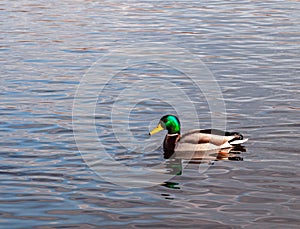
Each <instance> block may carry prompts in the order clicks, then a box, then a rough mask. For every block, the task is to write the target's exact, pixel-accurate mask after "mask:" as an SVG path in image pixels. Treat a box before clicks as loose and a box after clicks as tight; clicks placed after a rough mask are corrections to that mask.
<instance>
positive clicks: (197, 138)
mask: <svg viewBox="0 0 300 229" xmlns="http://www.w3.org/2000/svg"><path fill="white" fill-rule="evenodd" d="M245 141H247V139H243V136H242V135H241V134H240V133H238V132H228V131H221V130H216V129H197V130H191V131H189V132H187V133H185V134H183V135H182V136H181V138H180V141H179V142H178V143H179V144H180V145H181V144H184V143H188V144H195V145H201V147H200V146H199V147H200V148H203V147H207V148H211V147H208V146H209V145H214V146H216V147H220V148H226V147H231V145H233V144H242V143H244V142H245ZM208 144H209V145H208ZM197 147H198V146H197Z"/></svg>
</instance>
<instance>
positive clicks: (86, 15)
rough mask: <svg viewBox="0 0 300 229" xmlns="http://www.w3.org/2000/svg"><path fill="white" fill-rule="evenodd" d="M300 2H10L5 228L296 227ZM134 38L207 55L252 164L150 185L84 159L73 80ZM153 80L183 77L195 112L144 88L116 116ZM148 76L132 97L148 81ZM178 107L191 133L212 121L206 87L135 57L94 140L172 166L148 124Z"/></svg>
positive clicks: (5, 28) (189, 172) (136, 163)
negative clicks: (99, 169) (126, 94)
mask: <svg viewBox="0 0 300 229" xmlns="http://www.w3.org/2000/svg"><path fill="white" fill-rule="evenodd" d="M299 9H300V6H299V2H297V1H285V2H281V1H267V2H259V1H238V2H236V1H230V2H229V1H176V2H175V3H174V2H170V1H154V2H150V1H125V2H124V1H122V2H120V1H101V2H100V1H79V0H77V1H61V2H60V1H43V0H38V1H26V0H24V1H7V0H6V1H2V2H1V3H0V10H1V11H0V12H1V13H0V17H1V21H2V23H1V31H2V32H1V35H0V37H1V44H0V52H1V59H0V61H1V68H0V71H1V78H0V80H1V84H0V85H1V90H0V93H1V94H0V95H1V100H0V101H1V103H0V114H1V120H0V130H1V132H0V134H1V142H0V144H1V147H0V160H1V164H0V173H1V174H0V179H1V184H0V185H1V189H0V192H1V195H0V198H1V199H0V224H1V228H63V227H69V228H99V227H101V228H118V227H122V228H133V227H136V228H143V227H151V228H152V227H153V228H168V227H178V228H298V225H299V223H300V220H299V213H300V212H299V210H300V207H299V206H300V202H299V173H300V171H299V164H300V162H299V127H300V118H299V117H300V115H299V109H300V101H299V87H300V77H299V73H300V71H299V66H300V65H299V63H300V53H299V50H300V47H299V46H300V44H299V41H300V34H299V31H300V28H299ZM135 43H139V44H140V43H146V44H148V45H150V46H151V45H152V46H153V47H155V44H162V45H164V44H167V45H171V46H172V47H180V48H182V49H185V50H187V51H188V52H190V53H191V54H193V55H196V56H197V57H199V58H200V59H201V60H202V61H203V63H204V64H205V65H206V66H207V67H208V69H209V70H210V71H211V73H212V75H213V76H214V78H215V79H216V82H217V83H218V85H219V86H220V90H221V92H222V96H223V98H222V99H223V101H224V103H225V106H226V113H225V114H226V128H227V129H228V130H239V131H240V132H242V133H243V134H244V135H245V136H246V137H249V138H250V140H249V142H248V143H247V144H246V148H247V151H246V152H243V153H242V154H241V155H240V156H241V157H243V159H244V160H243V161H230V160H227V161H215V162H213V161H210V163H208V164H205V163H204V164H200V165H199V164H188V165H186V164H183V166H185V168H184V169H183V170H182V171H181V172H180V173H178V175H174V176H173V178H172V179H171V180H165V182H162V183H161V184H158V185H154V184H153V185H152V186H148V187H145V188H130V187H124V186H118V185H116V184H114V183H110V182H108V181H106V180H104V179H102V178H101V177H99V176H98V175H97V174H96V173H95V172H94V171H93V170H92V169H91V168H90V167H89V166H88V165H87V164H86V163H85V161H84V160H83V158H82V157H81V154H80V152H79V151H78V148H77V145H76V142H75V139H74V134H73V125H72V108H73V102H74V96H75V95H76V89H77V86H78V85H79V84H80V80H81V79H82V77H83V76H84V75H85V74H86V73H87V72H88V70H89V69H91V66H93V64H95V62H96V61H97V60H99V58H101V57H103V56H105V55H107V54H109V53H111V50H116V49H117V50H119V52H120V53H123V55H124V50H126V47H127V46H128V45H130V46H134V44H135ZM137 48H138V47H137ZM162 51H164V50H162ZM166 55H169V57H170V59H172V58H173V56H174V53H172V51H171V52H169V53H168V52H167V53H166ZM124 56H126V55H124ZM143 58H144V57H143V56H141V60H143ZM125 59H126V58H125ZM124 61H126V60H124ZM178 61H184V60H178ZM115 64H116V66H117V65H118V63H115ZM95 74H98V75H99V79H101V77H103V76H102V75H101V74H103V73H101V72H95ZM200 76H201V73H199V77H200ZM145 79H147V80H150V79H151V82H153V85H154V84H155V83H157V84H156V86H157V90H159V89H160V85H159V82H162V81H163V80H169V81H170V82H172V83H173V84H175V85H176V88H180V90H183V91H184V92H185V93H186V94H187V96H188V97H189V99H190V101H192V102H193V105H195V107H196V112H197V115H198V117H197V118H195V117H192V116H188V112H189V108H190V104H191V103H190V102H188V103H181V102H180V103H178V104H177V107H174V106H171V105H170V104H167V103H166V99H165V98H161V99H153V98H148V99H147V98H146V99H144V100H143V101H140V100H139V98H140V97H137V99H136V105H135V107H134V109H132V110H131V111H130V115H129V116H128V117H123V118H122V116H121V115H119V116H118V115H116V116H114V117H117V118H119V120H114V122H113V123H112V122H111V118H110V114H111V108H112V106H113V104H114V102H115V100H116V97H117V96H118V95H120V93H121V92H122V91H124V90H125V89H126V88H131V86H132V85H133V84H134V83H136V82H143V80H145ZM199 81H200V84H201V83H202V84H201V85H206V83H205V81H204V80H203V78H201V77H200V78H199ZM147 82H149V81H147ZM101 83H103V82H101ZM100 86H101V87H102V86H103V84H99V85H94V86H93V87H91V88H90V90H88V91H87V93H90V94H91V95H94V94H97V91H96V89H97V87H98V88H99V87H100ZM142 86H143V84H141V83H140V84H139V90H136V91H135V90H134V89H132V88H131V89H130V90H129V91H130V92H131V93H133V94H132V96H134V95H136V96H140V95H141V94H142V93H139V91H143V90H144V91H147V88H148V87H149V84H145V85H144V87H145V88H141V87H142ZM162 88H164V87H163V86H162ZM93 90H95V91H93ZM134 92H135V93H136V94H134ZM174 93H175V92H174ZM176 93H177V92H176ZM176 93H175V95H176ZM170 96H174V94H172V93H171V95H170ZM216 99H220V98H216ZM122 102H123V105H126V102H128V103H129V102H130V103H131V102H132V101H128V100H124V101H122ZM118 108H119V109H120V110H118ZM83 109H84V107H83ZM176 109H179V110H181V111H183V112H182V113H181V114H179V115H180V116H181V117H185V118H184V120H182V122H183V124H184V126H183V129H184V130H188V129H190V128H193V127H195V126H196V125H200V127H201V128H209V127H211V121H212V120H211V113H210V109H209V104H208V103H207V101H206V98H205V95H204V94H203V92H201V90H199V88H196V87H195V84H192V83H191V81H190V78H189V77H187V76H186V75H185V74H184V73H182V72H179V71H177V70H176V69H173V68H172V66H162V65H159V63H154V64H153V63H145V64H140V65H137V66H126V68H124V69H123V71H121V72H119V73H118V74H117V75H115V76H114V77H113V79H112V80H111V81H110V83H108V84H105V89H104V91H103V93H101V94H100V95H99V96H98V97H97V105H96V108H95V119H94V120H95V123H96V129H97V133H98V137H99V139H101V142H102V144H103V145H104V146H105V150H106V151H107V152H109V153H110V155H111V156H112V157H113V158H114V159H115V160H116V161H118V162H121V163H123V164H124V165H127V166H132V167H133V168H145V167H151V166H155V165H159V164H164V165H166V164H168V161H166V160H165V159H164V158H163V154H162V151H161V148H160V147H159V146H160V144H161V141H162V139H163V134H162V135H158V136H157V137H155V138H153V139H149V138H148V137H146V136H145V135H144V133H145V134H147V132H148V131H149V128H150V127H153V126H154V125H155V124H156V121H158V119H159V118H160V116H162V115H163V114H166V113H170V112H172V113H174V112H176ZM118 111H119V112H121V111H122V107H121V106H119V107H117V109H116V110H115V114H118ZM184 111H185V112H184ZM88 115H89V114H87V122H88V121H89V119H88V118H90V117H88ZM223 115H224V114H223ZM222 117H223V116H222ZM198 120H199V122H198ZM124 123H126V124H128V125H129V129H130V134H131V135H132V136H133V137H134V139H135V141H136V142H132V141H128V142H125V143H124V142H123V143H124V144H125V146H124V145H122V144H120V142H118V139H116V133H118V131H120V133H122V134H124V131H123V129H122V128H123V127H124ZM113 125H116V126H115V128H116V129H115V130H113V129H112V127H113ZM84 130H85V125H84V123H83V125H82V131H84ZM115 131H117V132H115ZM123 136H124V135H123ZM144 142H145V144H144V148H142V147H141V145H143V143H144ZM146 143H147V144H146ZM126 144H127V145H126ZM128 145H129V146H131V147H130V148H128ZM87 146H88V147H87V148H86V150H87V151H86V152H87V153H89V152H92V153H95V147H96V146H95V147H93V145H91V144H90V145H89V141H88V139H87ZM147 147H148V148H147ZM150 149H151V150H150ZM100 153H101V152H99V155H100ZM177 168H178V164H177ZM179 168H180V167H179ZM179 170H181V169H179ZM107 172H108V173H110V171H109V167H108V171H107ZM114 175H115V176H120V177H126V171H124V170H122V169H120V170H119V171H114ZM146 182H149V181H147V180H145V183H146Z"/></svg>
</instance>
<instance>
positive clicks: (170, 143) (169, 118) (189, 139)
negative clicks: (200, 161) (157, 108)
mask: <svg viewBox="0 0 300 229" xmlns="http://www.w3.org/2000/svg"><path fill="white" fill-rule="evenodd" d="M162 130H167V131H168V133H167V135H166V137H165V140H164V143H163V149H164V152H165V157H167V158H169V157H170V156H171V155H173V154H174V153H176V152H177V153H182V152H193V153H194V152H203V151H211V150H218V149H226V148H234V147H236V146H239V145H240V144H242V143H244V142H246V141H247V140H248V139H244V138H243V135H241V134H240V133H238V132H228V131H222V130H216V129H196V130H190V131H188V132H187V133H185V134H183V135H181V134H180V121H179V119H178V118H177V117H176V116H175V115H165V116H163V117H162V118H161V119H160V121H159V123H158V125H157V127H156V128H154V129H153V130H152V131H150V133H149V135H153V134H156V133H158V132H160V131H162Z"/></svg>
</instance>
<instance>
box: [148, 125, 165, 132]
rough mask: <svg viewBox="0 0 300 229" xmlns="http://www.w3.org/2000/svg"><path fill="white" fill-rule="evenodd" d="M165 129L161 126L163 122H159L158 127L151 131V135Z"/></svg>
mask: <svg viewBox="0 0 300 229" xmlns="http://www.w3.org/2000/svg"><path fill="white" fill-rule="evenodd" d="M162 130H164V128H163V127H162V126H161V124H160V123H159V124H158V125H157V127H155V128H154V129H153V130H151V131H150V133H149V135H153V134H156V133H158V132H159V131H162Z"/></svg>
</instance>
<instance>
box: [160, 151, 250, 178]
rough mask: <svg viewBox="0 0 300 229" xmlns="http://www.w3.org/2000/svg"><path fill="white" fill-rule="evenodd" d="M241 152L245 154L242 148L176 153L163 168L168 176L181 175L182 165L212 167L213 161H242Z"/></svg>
mask: <svg viewBox="0 0 300 229" xmlns="http://www.w3.org/2000/svg"><path fill="white" fill-rule="evenodd" d="M242 152H246V148H245V147H244V146H236V147H234V148H227V149H221V150H211V151H202V152H200V151H198V152H176V153H174V154H173V155H171V156H172V158H171V159H167V161H166V163H165V166H166V170H167V171H168V174H172V175H182V173H183V170H184V168H183V166H182V164H183V163H188V164H199V165H200V164H207V165H213V164H214V161H226V160H229V161H243V157H242V156H241V155H240V154H241V153H242ZM191 155H192V156H191ZM168 156H170V155H168ZM169 158H170V157H169Z"/></svg>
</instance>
